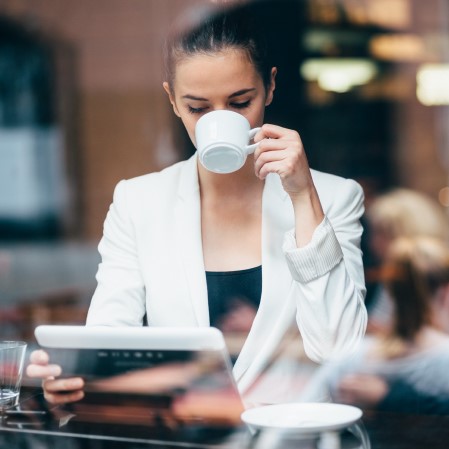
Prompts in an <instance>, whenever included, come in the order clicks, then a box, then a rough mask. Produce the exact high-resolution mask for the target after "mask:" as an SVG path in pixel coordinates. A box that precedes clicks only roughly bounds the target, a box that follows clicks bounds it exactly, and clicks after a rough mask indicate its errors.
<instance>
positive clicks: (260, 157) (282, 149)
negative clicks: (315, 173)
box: [254, 124, 308, 179]
mask: <svg viewBox="0 0 449 449" xmlns="http://www.w3.org/2000/svg"><path fill="white" fill-rule="evenodd" d="M254 141H255V142H256V141H257V142H258V143H259V145H258V146H257V148H256V150H255V151H254V171H255V173H256V176H258V177H259V179H265V178H266V176H267V175H268V173H278V174H279V175H281V177H284V178H286V177H291V176H296V175H297V172H299V171H301V170H305V169H306V168H307V169H308V163H307V158H306V157H305V152H304V148H303V146H302V142H301V138H300V137H299V134H298V133H297V132H296V131H294V130H291V129H286V128H282V127H280V126H276V125H270V124H265V125H263V126H262V128H261V129H260V131H259V132H258V133H257V134H256V136H255V138H254Z"/></svg>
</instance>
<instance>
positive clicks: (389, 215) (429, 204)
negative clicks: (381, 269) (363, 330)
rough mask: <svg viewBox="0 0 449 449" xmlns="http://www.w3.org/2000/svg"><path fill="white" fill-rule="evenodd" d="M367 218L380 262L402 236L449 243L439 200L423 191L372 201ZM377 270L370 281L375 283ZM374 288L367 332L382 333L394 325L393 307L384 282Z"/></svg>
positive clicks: (391, 194)
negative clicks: (426, 237)
mask: <svg viewBox="0 0 449 449" xmlns="http://www.w3.org/2000/svg"><path fill="white" fill-rule="evenodd" d="M367 217H368V222H369V230H370V232H369V236H370V237H369V243H370V248H371V250H372V252H373V255H374V257H375V258H376V259H377V260H378V261H379V262H380V263H382V261H383V260H384V258H385V255H386V254H387V253H388V248H389V246H390V244H391V243H392V242H393V241H394V240H395V239H397V238H399V237H414V236H428V237H433V238H438V239H441V240H442V241H444V242H448V243H449V221H448V218H447V214H446V212H445V211H444V209H443V208H442V207H441V205H440V204H439V203H438V202H437V201H435V200H434V199H433V198H431V197H429V196H427V195H425V194H423V193H421V192H417V191H414V190H410V189H405V188H396V189H393V190H391V191H389V192H386V193H384V194H383V195H380V196H379V197H378V198H376V199H375V200H374V201H373V202H372V204H371V206H370V207H369V208H368V209H367ZM423 217H425V219H423ZM376 271H377V270H375V272H374V273H373V274H374V276H370V275H368V276H367V278H368V279H369V278H370V277H372V278H373V279H372V280H373V281H376V276H377V274H376ZM374 288H375V290H374V291H373V298H372V300H371V304H370V306H369V307H368V317H369V319H368V330H369V331H370V332H379V331H382V330H385V329H387V328H388V327H389V326H390V325H391V318H392V308H393V305H392V301H391V299H390V298H389V295H388V293H387V292H386V291H385V289H384V288H383V286H382V283H381V282H378V283H377V285H376V284H374Z"/></svg>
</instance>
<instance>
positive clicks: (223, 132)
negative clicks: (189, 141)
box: [195, 110, 260, 173]
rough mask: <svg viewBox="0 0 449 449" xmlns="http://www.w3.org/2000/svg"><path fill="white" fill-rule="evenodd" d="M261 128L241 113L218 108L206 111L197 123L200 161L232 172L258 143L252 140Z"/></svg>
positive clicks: (218, 170) (239, 166) (215, 171)
mask: <svg viewBox="0 0 449 449" xmlns="http://www.w3.org/2000/svg"><path fill="white" fill-rule="evenodd" d="M259 129H260V128H253V129H251V126H250V124H249V122H248V120H247V119H246V118H245V117H244V116H243V115H241V114H238V113H237V112H233V111H227V110H217V111H212V112H208V113H207V114H205V115H203V116H202V117H201V118H200V119H199V120H198V122H197V124H196V127H195V139H196V148H197V151H198V157H199V160H200V162H201V163H202V164H203V166H204V167H205V168H207V169H208V170H210V171H212V172H214V173H232V172H234V171H237V170H239V169H240V168H242V167H243V165H244V164H245V161H246V158H247V156H248V155H249V154H251V153H253V152H254V150H255V149H256V147H257V145H258V144H257V143H255V144H252V145H249V141H250V140H251V139H252V138H253V137H254V136H255V135H256V133H257V131H259Z"/></svg>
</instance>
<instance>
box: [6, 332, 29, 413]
mask: <svg viewBox="0 0 449 449" xmlns="http://www.w3.org/2000/svg"><path fill="white" fill-rule="evenodd" d="M26 347H27V344H26V343H25V342H24V341H0V411H3V410H5V409H7V408H10V407H13V406H15V405H17V404H18V401H19V393H20V385H21V383H22V374H23V367H24V363H25V352H26Z"/></svg>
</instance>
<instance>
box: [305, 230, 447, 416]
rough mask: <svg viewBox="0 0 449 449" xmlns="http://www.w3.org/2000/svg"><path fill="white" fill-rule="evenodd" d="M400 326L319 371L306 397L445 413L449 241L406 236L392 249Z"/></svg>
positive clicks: (388, 272)
mask: <svg viewBox="0 0 449 449" xmlns="http://www.w3.org/2000/svg"><path fill="white" fill-rule="evenodd" d="M383 271H384V278H385V285H386V288H387V290H388V292H389V294H390V296H391V298H392V302H393V315H392V325H391V327H390V328H389V329H388V330H385V331H383V332H382V333H381V334H379V335H377V336H373V337H370V338H366V340H365V341H364V344H363V345H361V346H360V349H359V350H358V351H357V352H356V353H355V354H354V355H353V356H352V357H351V358H350V359H349V360H343V361H340V362H339V363H338V364H337V365H329V366H328V367H326V368H324V369H322V370H321V372H319V373H318V374H317V376H316V377H315V379H314V380H313V381H312V382H311V384H310V385H309V386H308V388H307V389H306V393H305V394H304V395H303V399H305V400H311V399H316V398H318V397H320V396H321V397H322V396H323V392H324V391H325V389H329V391H330V394H331V396H332V397H333V399H335V400H336V401H339V402H345V403H350V404H356V405H358V406H361V407H367V408H373V407H375V408H379V409H384V410H385V409H388V410H395V411H408V412H411V413H416V412H418V413H440V412H441V411H443V410H444V411H447V410H448V403H449V378H448V376H447V372H448V370H449V335H448V332H449V325H448V322H449V248H448V247H447V245H446V243H445V242H442V241H441V240H439V239H435V238H430V237H414V238H404V237H402V238H399V239H397V240H396V241H394V242H393V243H392V244H391V246H390V248H389V250H388V253H387V256H386V262H385V266H384V269H383Z"/></svg>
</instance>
